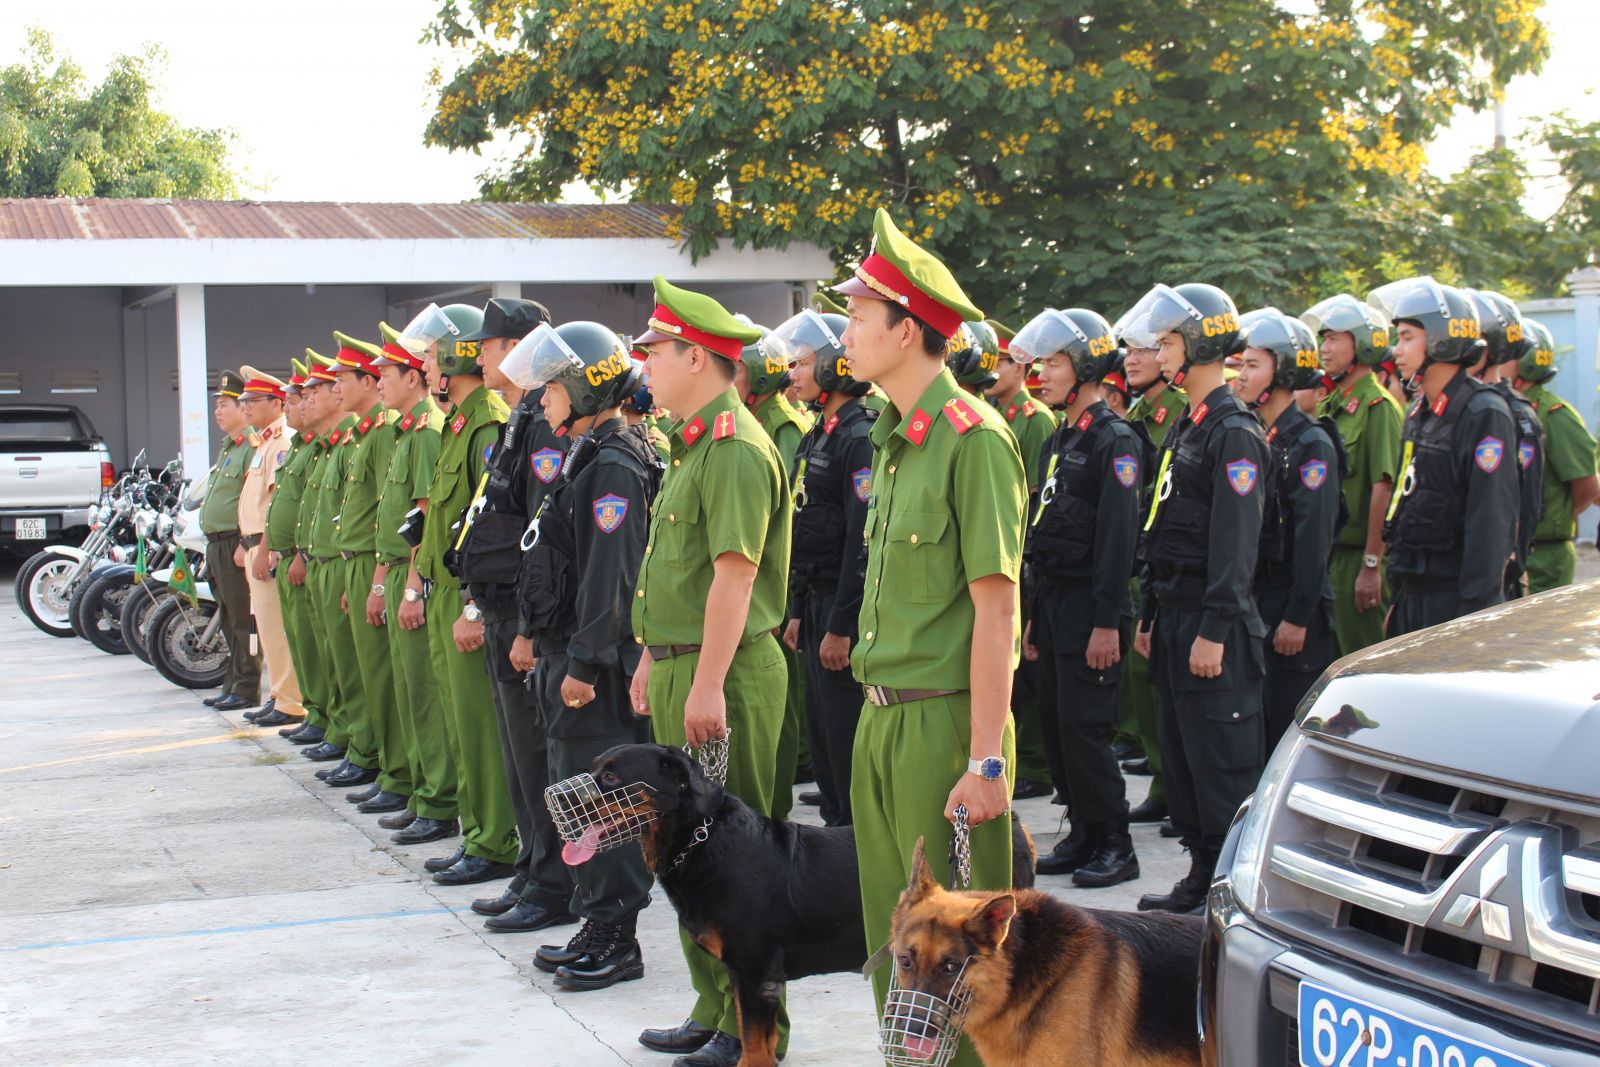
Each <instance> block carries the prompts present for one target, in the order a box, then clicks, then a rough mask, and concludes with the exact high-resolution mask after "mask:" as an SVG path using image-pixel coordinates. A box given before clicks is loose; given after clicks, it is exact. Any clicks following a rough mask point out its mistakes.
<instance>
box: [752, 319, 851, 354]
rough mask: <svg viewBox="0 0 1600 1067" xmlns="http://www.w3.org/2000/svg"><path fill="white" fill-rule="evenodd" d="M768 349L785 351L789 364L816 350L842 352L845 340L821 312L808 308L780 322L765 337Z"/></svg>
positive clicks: (770, 350) (771, 351)
mask: <svg viewBox="0 0 1600 1067" xmlns="http://www.w3.org/2000/svg"><path fill="white" fill-rule="evenodd" d="M766 341H767V345H768V348H767V352H768V354H769V355H773V354H774V353H775V352H782V353H784V356H785V358H787V359H788V361H789V365H790V366H793V365H794V363H795V361H796V360H799V359H802V358H804V357H806V356H809V355H811V354H813V353H815V352H843V351H844V343H843V342H842V341H841V340H840V339H839V335H838V334H837V333H835V332H834V330H833V327H831V326H829V325H828V323H827V320H825V319H824V318H823V317H822V316H821V315H819V314H817V313H816V312H815V311H812V310H811V309H810V308H806V309H805V310H804V311H802V312H800V314H798V315H795V316H794V317H792V318H790V319H786V320H785V321H783V322H781V323H779V324H778V326H777V328H776V329H774V330H773V331H772V333H771V334H769V335H768V336H767V338H766Z"/></svg>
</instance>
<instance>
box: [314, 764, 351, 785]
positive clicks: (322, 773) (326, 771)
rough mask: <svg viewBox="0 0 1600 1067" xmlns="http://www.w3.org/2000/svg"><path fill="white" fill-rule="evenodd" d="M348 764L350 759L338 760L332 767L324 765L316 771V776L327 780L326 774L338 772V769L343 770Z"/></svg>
mask: <svg viewBox="0 0 1600 1067" xmlns="http://www.w3.org/2000/svg"><path fill="white" fill-rule="evenodd" d="M348 766H350V761H349V760H340V761H339V762H338V763H335V764H334V765H333V766H332V767H324V768H322V770H320V771H318V772H317V777H318V778H320V779H322V780H323V781H324V782H326V781H327V780H328V776H329V775H334V774H338V773H339V772H340V771H342V770H344V769H345V768H346V767H348Z"/></svg>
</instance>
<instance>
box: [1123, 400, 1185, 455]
mask: <svg viewBox="0 0 1600 1067" xmlns="http://www.w3.org/2000/svg"><path fill="white" fill-rule="evenodd" d="M1188 406H1189V395H1188V394H1187V393H1185V392H1184V391H1183V390H1182V389H1178V388H1176V387H1174V386H1171V385H1169V386H1167V387H1166V388H1165V389H1163V390H1161V392H1160V394H1159V395H1157V396H1151V395H1150V393H1149V392H1145V393H1144V394H1142V395H1141V396H1140V397H1139V399H1137V400H1135V401H1134V402H1133V406H1132V407H1130V408H1129V409H1128V421H1129V422H1142V423H1144V428H1145V430H1146V432H1148V433H1149V434H1150V440H1151V442H1152V443H1154V444H1155V446H1156V451H1158V452H1159V451H1161V445H1162V443H1163V442H1165V441H1166V439H1167V434H1169V433H1171V432H1172V428H1173V427H1174V426H1176V425H1178V416H1179V415H1182V414H1183V409H1184V408H1186V407H1188ZM1154 473H1155V472H1154V471H1152V472H1150V474H1151V475H1152V476H1153V475H1154Z"/></svg>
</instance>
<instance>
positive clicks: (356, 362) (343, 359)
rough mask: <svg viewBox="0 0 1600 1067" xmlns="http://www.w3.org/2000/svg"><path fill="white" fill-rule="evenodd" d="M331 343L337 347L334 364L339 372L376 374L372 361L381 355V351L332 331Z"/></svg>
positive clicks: (371, 345)
mask: <svg viewBox="0 0 1600 1067" xmlns="http://www.w3.org/2000/svg"><path fill="white" fill-rule="evenodd" d="M333 343H334V344H336V345H338V346H339V354H338V356H336V357H335V362H336V363H337V364H338V368H339V369H340V370H359V371H366V372H367V373H368V374H377V373H378V368H377V367H374V366H373V365H372V361H373V360H375V359H377V358H379V357H380V356H382V355H383V350H382V349H380V348H379V347H378V346H377V345H375V344H372V343H371V342H370V341H362V340H359V339H358V338H355V337H351V336H350V335H349V334H347V333H341V332H340V331H338V330H334V331H333Z"/></svg>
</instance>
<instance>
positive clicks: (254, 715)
mask: <svg viewBox="0 0 1600 1067" xmlns="http://www.w3.org/2000/svg"><path fill="white" fill-rule="evenodd" d="M277 710H278V702H277V701H276V700H274V699H273V698H272V697H268V698H267V702H266V703H265V704H263V705H261V706H260V707H259V708H257V709H256V710H254V711H247V712H245V713H244V714H243V715H241V716H239V717H240V718H241V719H243V720H245V721H246V722H253V723H255V724H256V725H257V726H265V725H268V724H267V723H263V722H262V721H261V720H262V719H264V718H266V717H267V716H268V715H271V714H272V713H273V712H275V711H277ZM270 725H273V726H277V725H279V724H278V723H272V724H270Z"/></svg>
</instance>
